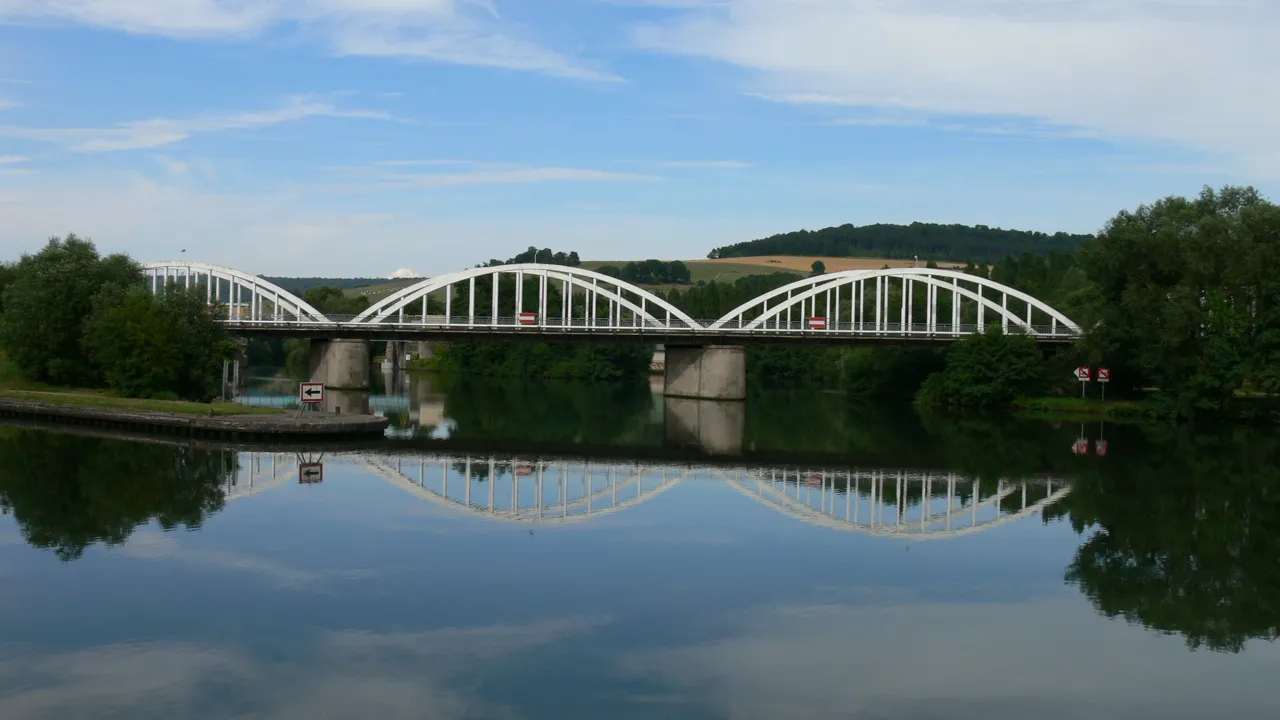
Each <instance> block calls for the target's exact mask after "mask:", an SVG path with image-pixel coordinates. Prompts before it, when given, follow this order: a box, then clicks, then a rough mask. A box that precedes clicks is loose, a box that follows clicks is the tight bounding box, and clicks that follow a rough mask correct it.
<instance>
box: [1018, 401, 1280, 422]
mask: <svg viewBox="0 0 1280 720" xmlns="http://www.w3.org/2000/svg"><path fill="white" fill-rule="evenodd" d="M1013 409H1014V410H1015V411H1016V412H1018V413H1019V414H1021V415H1026V416H1028V417H1033V418H1042V419H1054V418H1086V419H1098V420H1132V421H1137V420H1177V419H1178V414H1177V413H1176V412H1175V411H1172V410H1170V409H1168V408H1166V407H1163V406H1160V405H1158V404H1156V403H1153V402H1150V401H1148V400H1098V399H1097V398H1067V397H1043V398H1019V399H1018V400H1015V401H1014V403H1013ZM1226 419H1228V420H1232V421H1238V422H1264V423H1272V424H1280V400H1277V398H1273V397H1266V396H1257V395H1251V396H1241V397H1240V398H1238V401H1237V404H1236V406H1235V408H1234V409H1233V410H1232V411H1231V413H1230V414H1229V415H1227V416H1226Z"/></svg>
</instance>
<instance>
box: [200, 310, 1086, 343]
mask: <svg viewBox="0 0 1280 720" xmlns="http://www.w3.org/2000/svg"><path fill="white" fill-rule="evenodd" d="M224 322H225V323H226V324H227V325H228V326H230V327H234V328H238V329H263V330H267V329H291V328H296V329H316V330H321V329H326V330H327V329H332V330H334V331H339V330H341V329H343V328H347V329H357V328H358V329H363V330H372V329H376V330H387V331H395V330H405V331H413V332H421V331H423V330H424V329H438V330H441V331H446V330H447V331H463V332H465V331H469V330H475V331H476V332H484V331H486V330H490V331H491V330H502V331H505V332H521V331H526V332H529V333H531V334H536V333H539V332H547V331H566V332H568V331H592V332H594V331H599V332H601V333H609V332H621V333H627V334H644V333H653V334H654V335H679V334H686V335H699V334H707V333H712V334H717V335H744V336H777V335H806V336H822V335H846V336H872V337H876V336H887V337H925V338H929V337H962V336H966V335H972V334H975V333H980V332H983V331H984V330H985V329H987V328H990V327H991V326H992V325H993V323H988V324H984V325H979V324H978V323H960V324H954V325H953V324H951V323H932V324H930V323H908V324H905V325H904V324H903V323H897V322H880V323H876V322H873V321H863V322H825V321H824V322H823V323H816V324H815V323H812V322H811V320H810V319H808V318H806V319H804V320H792V321H790V322H787V321H778V322H770V323H768V324H767V325H762V326H756V327H743V325H744V323H742V322H737V321H735V322H731V323H725V324H723V325H721V326H720V327H718V328H715V329H712V328H711V325H712V324H713V323H714V322H715V321H711V320H707V321H698V322H699V324H701V325H702V327H688V326H685V325H683V324H678V325H677V324H671V325H666V324H663V323H661V322H654V321H653V320H649V321H645V320H644V319H643V318H632V317H623V318H616V317H615V318H597V319H591V320H588V319H586V318H572V319H570V320H568V321H567V322H566V321H565V320H564V319H563V318H561V317H549V318H543V319H536V318H535V319H534V320H532V321H530V320H529V319H528V318H524V319H522V318H519V317H497V318H489V317H467V316H455V317H449V318H446V317H444V316H442V315H427V316H422V315H404V316H398V317H393V318H387V319H384V320H382V321H379V322H370V321H368V320H363V321H357V320H356V316H354V315H333V316H329V318H328V319H327V320H326V321H319V320H298V319H281V320H274V319H257V320H247V319H246V320H241V319H236V318H231V319H227V320H224ZM1008 332H1010V333H1011V334H1017V333H1025V334H1027V335H1028V336H1031V337H1045V338H1060V339H1068V338H1074V337H1076V336H1077V335H1078V333H1077V332H1076V331H1075V330H1074V329H1072V328H1069V327H1066V326H1063V325H1059V324H1050V325H1031V326H1029V327H1028V328H1026V329H1023V328H1009V329H1008Z"/></svg>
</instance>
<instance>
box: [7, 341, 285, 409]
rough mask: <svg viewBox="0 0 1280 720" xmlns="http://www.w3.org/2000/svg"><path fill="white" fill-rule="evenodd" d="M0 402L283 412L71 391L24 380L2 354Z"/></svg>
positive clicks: (114, 407)
mask: <svg viewBox="0 0 1280 720" xmlns="http://www.w3.org/2000/svg"><path fill="white" fill-rule="evenodd" d="M0 399H2V400H25V401H27V402H40V403H48V404H50V405H69V406H72V407H92V408H110V409H118V410H137V411H140V412H166V413H177V414H181V415H208V414H209V410H210V409H212V410H213V414H214V415H219V416H221V415H268V414H274V413H279V412H280V409H279V408H259V407H249V406H247V405H240V404H238V403H221V402H215V403H212V404H207V405H206V404H204V403H194V402H183V401H180V400H147V399H142V398H124V397H116V396H115V395H111V394H110V393H108V392H106V391H102V390H87V389H84V388H67V387H55V386H51V385H44V384H41V383H36V382H31V381H30V380H27V379H26V378H24V377H22V374H21V373H19V372H18V369H17V368H16V367H14V365H13V363H12V362H11V361H10V360H9V359H8V358H6V357H4V355H3V354H0Z"/></svg>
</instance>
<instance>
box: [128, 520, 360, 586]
mask: <svg viewBox="0 0 1280 720" xmlns="http://www.w3.org/2000/svg"><path fill="white" fill-rule="evenodd" d="M117 552H119V553H121V554H123V555H127V556H130V557H134V558H139V559H143V560H171V561H175V562H181V563H186V564H191V565H200V566H212V567H221V568H224V569H228V570H237V571H241V572H247V573H251V574H255V575H260V576H262V577H264V578H266V579H267V580H269V581H270V582H272V583H273V584H274V585H275V586H276V587H294V586H299V585H313V584H316V583H319V582H321V581H323V580H353V579H359V578H365V577H370V576H372V575H375V574H376V573H375V572H374V571H373V570H363V569H347V570H327V571H322V572H312V571H309V570H302V569H300V568H295V567H291V566H289V565H285V564H283V563H278V562H275V561H274V560H269V559H267V558H262V557H256V556H254V555H246V554H243V553H235V552H228V551H225V550H204V549H200V548H191V547H184V546H183V545H182V544H180V543H179V542H178V541H177V540H176V539H175V538H174V537H172V536H170V535H162V534H160V533H158V532H139V533H136V534H134V536H133V537H131V538H129V541H128V542H127V543H126V544H125V545H124V546H123V547H121V548H119V549H118V550H117Z"/></svg>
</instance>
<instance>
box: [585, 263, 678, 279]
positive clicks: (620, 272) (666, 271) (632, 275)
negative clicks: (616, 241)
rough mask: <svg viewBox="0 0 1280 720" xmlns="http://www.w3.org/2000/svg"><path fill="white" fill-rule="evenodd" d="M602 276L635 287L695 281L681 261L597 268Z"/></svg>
mask: <svg viewBox="0 0 1280 720" xmlns="http://www.w3.org/2000/svg"><path fill="white" fill-rule="evenodd" d="M596 272H598V273H600V274H601V275H608V276H609V277H612V278H617V279H619V280H622V281H623V282H629V283H631V284H633V285H672V284H686V283H689V282H692V281H693V274H692V273H691V272H690V271H689V266H688V265H685V264H684V263H682V262H680V261H679V260H672V261H670V262H664V261H662V260H643V261H641V262H635V261H632V262H629V263H627V264H626V265H623V266H622V267H618V266H617V265H601V266H600V267H598V268H596Z"/></svg>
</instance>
